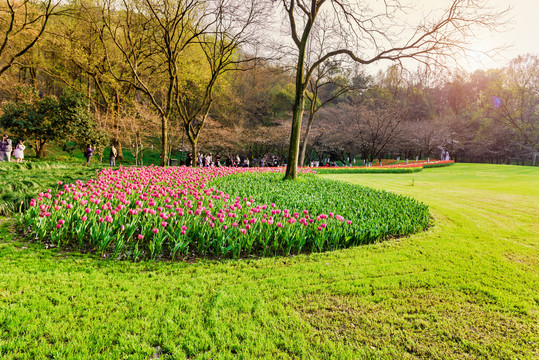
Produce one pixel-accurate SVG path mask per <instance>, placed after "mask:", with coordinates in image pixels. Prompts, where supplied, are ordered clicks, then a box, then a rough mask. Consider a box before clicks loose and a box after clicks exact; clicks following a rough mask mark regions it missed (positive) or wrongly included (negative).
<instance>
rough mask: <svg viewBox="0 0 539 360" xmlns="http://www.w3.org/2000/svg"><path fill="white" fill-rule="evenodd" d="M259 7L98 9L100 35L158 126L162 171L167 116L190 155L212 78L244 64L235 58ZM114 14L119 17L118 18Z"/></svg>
mask: <svg viewBox="0 0 539 360" xmlns="http://www.w3.org/2000/svg"><path fill="white" fill-rule="evenodd" d="M260 3H261V1H260V0H251V1H250V2H249V3H248V4H247V5H246V4H245V3H240V2H239V1H237V0H214V1H203V0H179V1H170V0H163V1H152V0H143V1H141V2H137V1H131V0H124V1H123V2H122V8H121V9H116V8H115V7H114V4H115V3H114V2H113V1H109V2H108V3H107V5H106V6H105V7H104V8H103V15H102V19H103V23H104V28H105V30H106V32H107V34H108V35H109V36H110V37H111V39H112V40H113V41H114V43H115V44H116V46H117V47H118V49H120V51H121V53H122V54H123V58H124V61H125V62H126V64H127V67H128V69H129V70H130V73H131V76H129V77H123V78H122V77H121V76H120V75H119V74H117V73H116V72H115V71H114V70H113V69H112V67H111V72H112V73H113V75H114V76H115V77H116V79H117V80H118V81H123V82H128V83H129V84H131V85H132V86H133V87H134V88H135V89H137V90H138V91H139V92H141V93H142V94H144V95H145V96H146V97H147V98H148V99H149V101H150V103H151V104H152V106H153V108H154V109H155V111H156V112H157V113H158V114H159V117H160V119H161V141H162V143H161V145H162V149H161V150H162V151H161V165H162V166H164V165H166V164H167V160H168V151H167V149H168V148H169V144H168V142H169V139H168V132H169V126H170V124H169V123H170V121H171V117H172V116H176V117H177V118H178V119H180V120H181V121H182V122H183V126H184V127H185V132H186V135H187V138H188V140H189V142H190V143H191V145H192V148H193V153H196V145H197V141H198V137H199V135H200V131H201V130H202V128H203V127H204V122H205V120H206V118H207V116H208V114H209V111H210V108H211V104H212V102H213V91H214V89H215V86H216V84H217V82H218V79H219V78H220V76H221V75H222V74H223V73H225V72H226V71H229V70H233V69H235V65H237V64H240V63H242V62H243V61H246V60H245V59H242V58H241V56H240V51H241V50H242V47H243V46H246V44H247V41H248V40H249V39H251V38H252V37H253V34H254V33H253V32H252V25H253V24H254V23H255V22H256V21H258V20H259V18H260V16H261V11H260V10H259V9H260ZM118 10H121V11H118Z"/></svg>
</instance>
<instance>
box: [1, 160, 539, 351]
mask: <svg viewBox="0 0 539 360" xmlns="http://www.w3.org/2000/svg"><path fill="white" fill-rule="evenodd" d="M326 177H331V178H338V179H342V180H346V181H350V182H355V183H361V184H363V185H369V186H373V187H377V188H384V189H387V190H391V191H395V192H398V193H404V194H409V195H411V196H413V197H415V198H417V199H419V200H421V201H423V202H425V203H427V204H428V205H430V206H431V210H432V214H433V215H434V217H435V218H436V225H435V226H434V227H433V228H431V229H430V230H429V231H428V232H425V233H421V234H417V235H414V236H412V237H409V238H404V239H400V240H391V241H387V242H384V243H380V244H376V245H371V246H364V247H359V248H354V249H348V250H343V251H336V252H332V253H325V254H315V255H310V256H297V257H292V258H275V259H262V260H252V261H245V260H242V261H232V260H229V261H225V262H222V263H216V262H204V261H203V262H200V263H197V264H185V263H138V264H133V263H127V262H121V263H116V262H110V261H105V260H95V259H92V258H88V257H86V256H84V255H73V254H69V255H68V254H63V253H59V252H56V251H54V250H43V249H41V248H40V246H38V245H34V244H20V243H12V242H11V241H10V239H11V230H10V229H9V228H8V226H7V224H6V223H4V224H3V225H1V227H0V237H4V238H5V239H6V240H7V241H4V242H2V243H0V260H1V261H0V354H1V357H2V358H8V359H10V358H28V359H30V358H45V357H50V358H59V359H61V358H89V357H93V358H96V359H99V358H102V359H118V358H140V359H149V358H152V357H154V358H157V357H159V358H161V359H164V358H185V356H190V357H192V358H200V359H207V358H210V357H212V358H214V359H216V358H232V357H235V358H236V357H237V358H246V359H249V358H350V359H356V358H377V359H380V358H414V357H423V358H455V359H461V358H479V357H483V358H484V357H491V358H509V357H511V358H516V357H518V358H528V359H532V358H537V357H538V356H539V335H538V334H539V325H538V324H539V260H538V256H537V254H538V253H539V244H538V242H539V240H538V239H539V230H538V229H537V228H536V227H534V226H535V225H536V224H537V223H538V220H539V213H538V211H539V205H538V204H539V186H538V185H539V170H538V169H532V168H521V167H518V168H517V167H501V166H488V165H462V164H457V165H455V166H453V167H449V168H439V169H429V170H428V171H423V172H421V173H417V174H377V175H363V174H362V175H327V176H326ZM412 179H414V185H413V186H411V184H412Z"/></svg>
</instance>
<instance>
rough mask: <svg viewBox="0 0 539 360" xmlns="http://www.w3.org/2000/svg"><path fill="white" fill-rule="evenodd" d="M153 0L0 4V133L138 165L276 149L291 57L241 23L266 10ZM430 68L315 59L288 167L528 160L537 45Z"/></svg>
mask: <svg viewBox="0 0 539 360" xmlns="http://www.w3.org/2000/svg"><path fill="white" fill-rule="evenodd" d="M163 4H165V5H164V6H161V5H160V4H157V3H152V2H146V3H144V4H143V5H144V6H143V5H141V4H140V3H138V2H124V3H123V5H121V4H116V3H113V2H106V1H105V2H103V3H100V2H89V1H80V0H76V1H73V2H70V3H69V4H68V5H65V4H64V5H61V4H55V3H53V2H50V1H49V2H45V3H40V4H39V5H36V4H34V3H31V2H25V1H20V2H10V1H7V2H5V3H3V4H2V5H1V10H2V22H1V23H0V30H1V32H2V33H3V34H5V36H3V39H2V43H1V44H0V99H1V101H2V108H1V110H0V111H1V117H0V128H1V129H2V131H3V132H8V133H9V134H10V135H11V137H12V138H13V139H24V140H26V141H27V145H28V146H29V147H30V148H31V149H32V150H33V152H35V155H36V157H38V158H42V157H45V156H46V155H47V146H49V145H50V144H53V143H54V144H55V145H59V146H61V147H62V148H63V149H64V151H67V152H75V151H81V150H82V149H84V148H85V147H86V146H87V144H89V143H91V144H93V145H95V146H96V147H97V152H98V153H101V154H102V153H103V152H104V151H106V148H107V147H108V145H109V144H110V143H114V144H116V145H117V147H118V148H119V150H120V158H122V157H123V152H125V151H126V149H129V153H130V154H132V156H134V158H135V160H136V161H137V160H139V158H140V154H141V152H142V151H143V150H144V149H148V148H151V147H155V148H156V149H160V148H161V147H162V148H164V149H166V153H167V154H166V157H165V158H163V157H162V160H163V159H168V158H170V157H173V158H177V157H178V156H179V154H180V153H182V154H186V153H187V152H191V151H194V152H214V153H215V152H219V153H221V154H228V153H234V154H235V153H239V154H241V155H242V156H249V157H250V158H251V159H257V158H260V157H262V156H264V155H268V154H269V155H277V156H278V157H280V158H282V159H285V158H286V156H287V151H288V146H289V139H290V127H291V122H290V116H291V113H292V107H293V105H294V91H295V86H296V85H295V80H294V71H295V69H294V63H292V62H290V61H288V60H287V57H286V56H280V57H278V56H275V55H274V53H273V52H270V51H267V52H260V46H262V45H263V44H262V42H261V41H260V36H261V35H260V32H259V30H253V29H260V26H262V25H261V23H263V17H264V16H265V14H267V13H266V12H267V11H268V10H267V9H263V8H260V7H256V6H255V5H256V4H255V1H253V2H252V3H251V4H250V5H249V4H247V5H237V6H234V4H232V3H227V2H226V1H223V2H215V3H212V4H213V5H212V6H214V7H215V8H213V9H210V10H211V11H208V8H207V7H206V8H204V7H203V6H202V7H197V6H199V5H200V4H199V3H198V2H196V1H193V2H190V3H189V2H188V3H185V2H178V3H177V6H176V7H174V6H172V7H171V6H166V2H165V3H163ZM180 4H181V5H180ZM190 6H191V7H190ZM23 10H24V11H23ZM152 14H153V15H152ZM195 14H196V16H195ZM216 14H217V15H216ZM238 19H241V23H242V24H244V26H238V25H237V24H238ZM247 25H248V26H247ZM316 39H318V40H320V39H321V38H320V37H318V38H316ZM261 44H262V45H261ZM322 47H323V46H322ZM270 53H271V54H270ZM436 69H437V71H433V68H432V67H430V68H429V67H428V66H423V67H420V68H419V69H418V68H415V69H414V70H407V69H405V68H404V67H402V66H399V65H394V66H391V67H389V68H387V69H386V70H384V71H379V72H378V73H377V74H370V73H368V72H367V70H366V68H365V67H363V66H362V65H360V64H357V63H347V62H345V61H337V60H335V59H333V60H327V61H324V62H322V63H321V64H320V66H319V67H318V68H317V69H316V71H314V72H313V74H312V76H311V78H310V80H309V83H308V87H307V92H306V102H305V115H304V121H303V124H302V135H301V156H300V161H299V163H300V164H308V162H309V161H322V160H324V159H328V158H329V159H331V160H332V161H342V162H345V161H346V160H347V159H349V158H355V157H361V159H366V160H367V161H373V160H375V159H383V158H400V159H415V158H416V157H418V158H428V157H430V158H439V157H440V156H441V153H442V151H444V150H446V151H448V152H449V154H450V156H451V158H452V159H455V160H457V161H470V162H490V163H511V162H512V163H517V164H524V163H526V164H532V163H533V164H534V165H535V164H536V163H537V162H536V156H537V153H538V152H539V58H538V56H537V55H536V54H535V55H534V54H526V55H520V56H517V57H516V58H514V59H513V60H511V61H510V62H509V63H508V64H507V66H505V67H503V68H498V69H490V70H478V71H475V72H471V73H469V72H466V71H462V70H461V71H454V70H452V71H450V70H448V69H446V68H441V67H436ZM306 137H308V138H307V139H306ZM29 155H32V152H29ZM130 156H131V155H130Z"/></svg>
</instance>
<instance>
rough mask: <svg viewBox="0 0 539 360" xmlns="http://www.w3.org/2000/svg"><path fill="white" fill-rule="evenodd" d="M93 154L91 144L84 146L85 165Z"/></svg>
mask: <svg viewBox="0 0 539 360" xmlns="http://www.w3.org/2000/svg"><path fill="white" fill-rule="evenodd" d="M93 154H94V149H93V148H92V145H88V147H87V148H86V151H85V152H84V157H85V158H86V165H85V166H88V165H90V160H91V159H92V155H93Z"/></svg>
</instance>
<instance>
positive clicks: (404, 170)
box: [313, 160, 455, 174]
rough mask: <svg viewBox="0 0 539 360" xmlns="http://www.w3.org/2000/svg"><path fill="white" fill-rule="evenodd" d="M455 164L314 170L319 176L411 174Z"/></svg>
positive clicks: (435, 163)
mask: <svg viewBox="0 0 539 360" xmlns="http://www.w3.org/2000/svg"><path fill="white" fill-rule="evenodd" d="M454 163H455V161H454V160H447V161H445V160H444V161H430V162H427V161H426V160H425V161H413V162H412V161H410V162H408V163H405V162H402V163H398V164H391V165H382V166H371V167H367V166H360V167H322V168H315V169H313V170H315V171H316V172H317V173H318V174H409V173H414V172H420V171H422V170H423V169H426V168H435V167H444V166H451V165H453V164H454Z"/></svg>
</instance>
